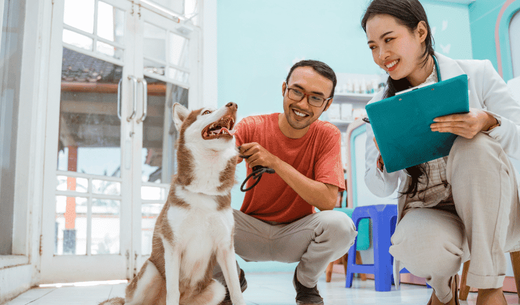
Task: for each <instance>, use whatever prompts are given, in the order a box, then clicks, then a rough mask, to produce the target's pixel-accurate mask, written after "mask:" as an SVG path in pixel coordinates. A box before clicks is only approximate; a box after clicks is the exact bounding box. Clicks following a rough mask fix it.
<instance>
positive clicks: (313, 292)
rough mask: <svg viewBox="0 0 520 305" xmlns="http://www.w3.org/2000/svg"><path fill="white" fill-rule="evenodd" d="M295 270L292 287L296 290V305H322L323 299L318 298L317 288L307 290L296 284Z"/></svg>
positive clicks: (298, 283)
mask: <svg viewBox="0 0 520 305" xmlns="http://www.w3.org/2000/svg"><path fill="white" fill-rule="evenodd" d="M296 272H297V270H294V278H293V285H294V289H296V304H298V305H323V298H322V297H321V296H320V292H319V291H318V287H317V286H314V287H313V288H307V287H305V286H303V285H302V284H301V283H300V282H298V277H297V276H296Z"/></svg>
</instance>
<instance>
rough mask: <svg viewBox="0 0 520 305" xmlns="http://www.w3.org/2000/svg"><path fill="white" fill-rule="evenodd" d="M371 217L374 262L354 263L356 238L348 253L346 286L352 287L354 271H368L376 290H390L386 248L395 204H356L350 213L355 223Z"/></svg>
mask: <svg viewBox="0 0 520 305" xmlns="http://www.w3.org/2000/svg"><path fill="white" fill-rule="evenodd" d="M365 218H370V219H372V245H373V246H374V264H370V265H356V261H355V258H356V246H357V238H356V241H355V242H354V245H353V246H352V247H351V248H350V250H349V253H348V265H347V280H346V285H345V286H346V287H347V288H350V287H352V278H353V275H354V273H369V274H373V275H374V278H375V284H376V285H375V286H376V291H390V290H391V288H392V278H393V276H392V262H393V259H392V256H391V255H390V252H388V250H389V249H390V245H391V243H390V237H391V236H392V233H393V232H394V231H395V225H396V222H397V205H395V204H380V205H368V206H358V207H357V208H355V209H354V212H353V213H352V221H354V224H355V225H356V228H357V227H358V225H359V222H360V221H361V220H362V219H365Z"/></svg>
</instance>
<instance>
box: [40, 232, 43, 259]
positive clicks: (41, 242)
mask: <svg viewBox="0 0 520 305" xmlns="http://www.w3.org/2000/svg"><path fill="white" fill-rule="evenodd" d="M42 253H43V234H40V256H42Z"/></svg>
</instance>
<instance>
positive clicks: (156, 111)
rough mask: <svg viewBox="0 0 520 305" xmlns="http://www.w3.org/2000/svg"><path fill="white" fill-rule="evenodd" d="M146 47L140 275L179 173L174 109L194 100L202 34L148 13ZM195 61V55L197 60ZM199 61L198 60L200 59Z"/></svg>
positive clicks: (137, 237)
mask: <svg viewBox="0 0 520 305" xmlns="http://www.w3.org/2000/svg"><path fill="white" fill-rule="evenodd" d="M139 28H140V29H142V31H140V32H139V34H140V37H139V40H140V41H142V44H140V47H138V48H136V50H135V52H136V58H137V59H136V65H137V66H138V67H140V68H141V70H140V71H141V72H142V75H139V77H140V79H144V83H145V84H146V88H147V90H146V91H145V92H144V93H143V95H144V96H145V99H144V101H143V104H142V107H143V109H146V111H144V112H143V117H142V118H138V119H137V125H136V126H137V129H136V130H137V132H136V135H137V137H136V147H134V149H135V150H136V151H140V152H141V154H140V155H136V157H137V158H136V159H135V160H134V162H135V163H134V166H135V167H136V168H141V172H140V175H139V176H138V177H137V176H136V178H135V183H136V184H137V185H139V187H138V188H137V189H138V190H140V193H139V194H136V196H138V197H139V198H140V199H141V200H140V201H137V200H136V201H134V211H136V212H135V213H134V214H133V221H132V224H133V234H132V236H133V238H132V243H133V245H134V247H133V248H134V253H133V256H134V258H135V262H134V274H133V275H134V276H135V275H136V273H137V272H138V271H139V269H140V268H141V266H142V264H143V263H144V261H145V260H146V259H147V258H148V257H149V256H150V253H151V251H152V237H153V229H154V225H155V220H156V218H157V216H158V215H159V213H160V211H161V209H162V207H163V205H164V203H165V202H166V198H167V195H168V190H169V188H170V182H171V179H172V176H173V175H174V174H175V161H176V157H175V149H174V145H175V141H176V130H175V127H174V125H173V118H172V107H173V104H174V103H180V104H182V105H184V106H186V107H188V100H190V101H191V100H192V99H191V98H192V96H190V94H191V90H190V89H189V88H190V83H195V78H196V75H194V74H195V73H194V71H193V70H194V69H190V67H191V64H190V60H192V59H193V58H190V56H189V55H190V54H197V53H196V43H197V42H196V37H197V36H196V34H194V33H191V32H190V31H188V30H187V28H186V27H181V26H179V24H178V23H177V22H175V21H173V20H171V19H169V18H166V17H163V16H158V15H157V14H155V13H154V12H152V11H149V10H147V9H142V10H141V18H140V19H139ZM192 57H193V56H192ZM195 58H196V56H195Z"/></svg>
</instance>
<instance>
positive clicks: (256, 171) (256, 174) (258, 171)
mask: <svg viewBox="0 0 520 305" xmlns="http://www.w3.org/2000/svg"><path fill="white" fill-rule="evenodd" d="M264 173H268V174H274V173H275V172H274V169H272V168H269V167H263V166H260V165H258V166H255V167H253V172H252V173H251V174H249V175H248V176H247V178H246V180H244V182H243V183H242V185H241V186H240V190H241V191H242V192H247V191H249V190H250V189H252V188H254V187H255V186H256V185H257V184H258V182H260V178H262V174H264ZM251 178H253V179H255V180H256V181H255V182H253V185H251V186H250V187H248V188H246V189H244V186H245V185H246V184H247V180H249V179H251Z"/></svg>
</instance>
